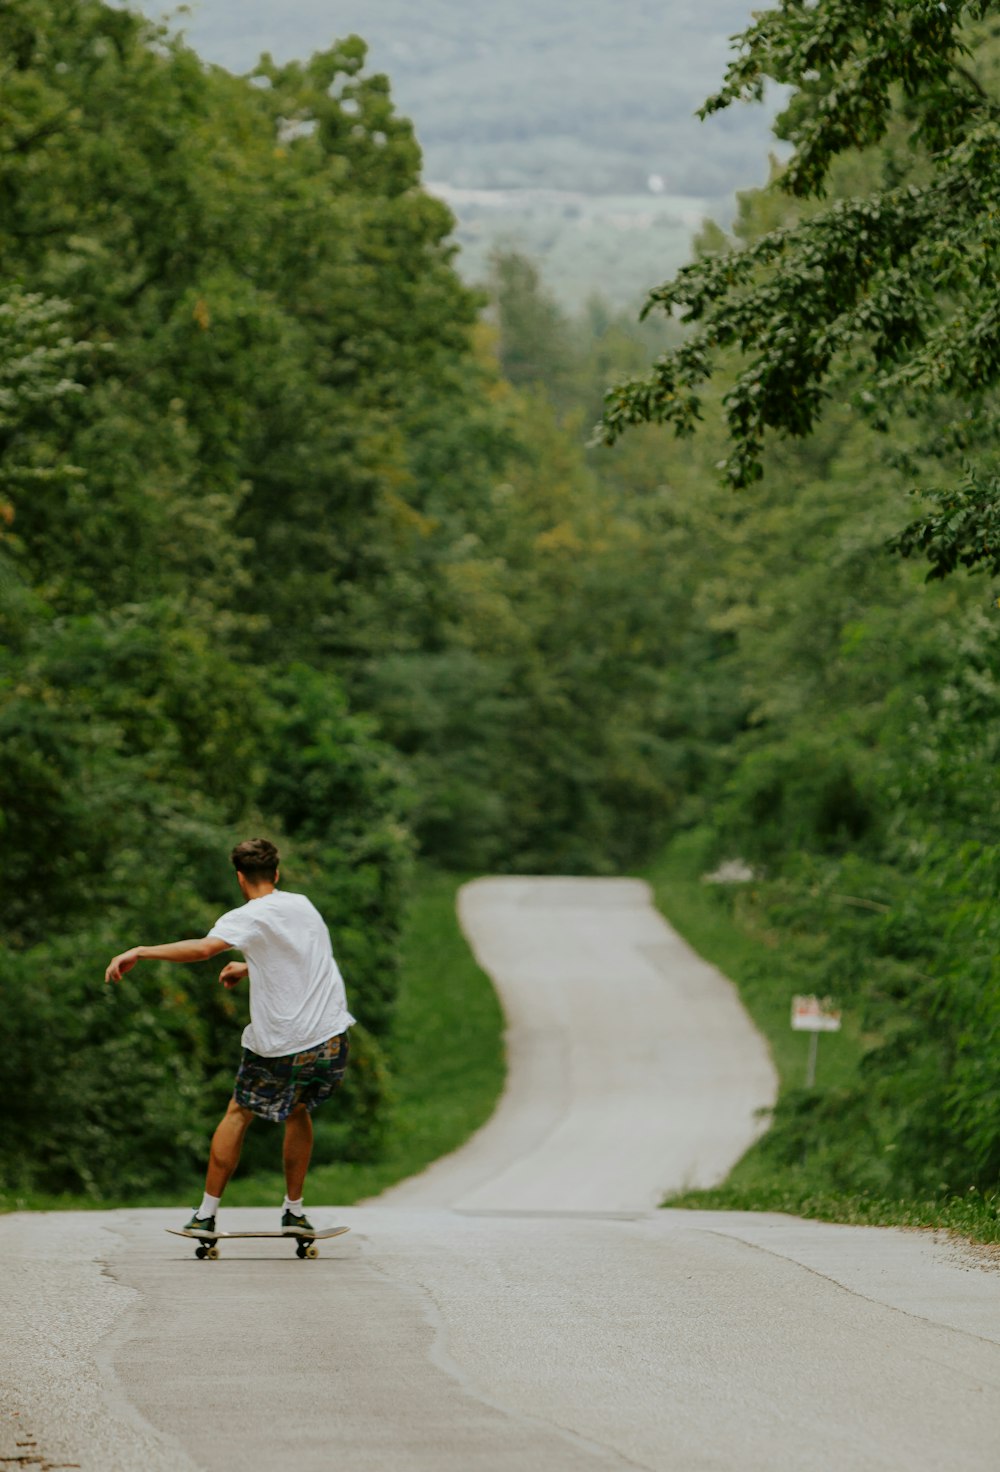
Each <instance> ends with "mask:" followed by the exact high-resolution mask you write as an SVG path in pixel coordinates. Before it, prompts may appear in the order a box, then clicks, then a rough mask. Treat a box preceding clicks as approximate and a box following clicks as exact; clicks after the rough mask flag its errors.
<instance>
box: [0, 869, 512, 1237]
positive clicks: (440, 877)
mask: <svg viewBox="0 0 1000 1472" xmlns="http://www.w3.org/2000/svg"><path fill="white" fill-rule="evenodd" d="M460 883H461V880H460V879H459V878H457V877H456V876H455V875H449V874H441V873H437V872H434V871H430V870H422V871H420V873H419V874H418V876H417V880H416V883H415V886H414V893H413V895H412V898H411V901H410V904H409V907H408V911H407V916H406V924H405V928H404V934H403V942H402V953H403V967H402V980H401V987H400V993H399V1001H398V1010H397V1016H396V1032H395V1038H394V1043H393V1079H394V1086H395V1096H396V1097H395V1107H394V1110H393V1119H392V1123H391V1126H390V1130H389V1135H388V1141H387V1146H386V1149H385V1152H384V1154H383V1157H382V1158H381V1159H380V1160H379V1161H377V1162H373V1163H371V1164H322V1165H317V1166H316V1167H315V1168H314V1169H313V1170H312V1171H311V1172H310V1174H309V1179H308V1181H307V1182H306V1199H307V1201H308V1202H309V1203H310V1204H311V1205H313V1206H318V1205H322V1204H327V1203H330V1204H337V1205H341V1206H348V1205H350V1204H351V1203H352V1202H355V1201H360V1200H362V1199H363V1198H365V1197H367V1196H374V1195H377V1194H378V1192H380V1191H383V1190H385V1189H386V1187H388V1186H391V1185H394V1184H395V1183H396V1182H397V1181H401V1180H404V1179H405V1178H406V1177H407V1176H410V1175H413V1174H414V1173H415V1172H417V1171H419V1170H422V1169H423V1168H424V1166H426V1165H429V1164H430V1163H431V1162H432V1161H433V1160H436V1159H437V1158H438V1157H439V1156H441V1155H445V1154H447V1153H448V1152H449V1151H451V1150H454V1149H456V1148H457V1147H458V1146H459V1145H461V1144H462V1143H463V1141H465V1140H466V1139H468V1137H469V1135H471V1134H472V1133H473V1131H474V1130H476V1129H478V1127H479V1126H480V1125H481V1124H483V1123H484V1122H485V1121H486V1120H487V1119H488V1118H489V1116H490V1114H491V1113H492V1112H493V1108H494V1106H495V1104H496V1101H497V1099H498V1097H499V1095H500V1091H501V1089H502V1088H503V1082H504V1076H505V1062H504V1052H503V1015H502V1013H501V1010H500V1005H499V1003H498V1001H497V997H496V993H495V992H494V990H493V987H492V985H491V984H490V982H489V980H488V979H487V977H486V976H485V975H484V974H483V972H482V971H480V969H479V967H478V966H477V965H476V963H475V961H474V960H473V957H472V954H471V952H470V950H469V947H468V944H467V943H466V941H465V938H464V937H463V935H462V932H461V930H460V929H459V925H458V919H457V916H456V913H455V895H456V892H457V890H458V888H459V885H460ZM234 1046H235V1044H234ZM224 1102H225V1101H224V1100H220V1101H219V1112H220V1114H221V1112H222V1108H223V1105H224ZM325 1107H326V1109H327V1110H329V1111H330V1112H331V1113H333V1112H334V1111H335V1110H336V1107H337V1104H336V1100H335V1099H334V1100H333V1101H332V1102H331V1103H330V1104H328V1105H326V1106H325ZM320 1120H321V1113H320V1114H317V1121H318V1122H319V1121H320ZM256 1127H259V1128H261V1129H265V1128H266V1126H255V1128H256ZM269 1133H270V1134H271V1135H273V1146H274V1159H275V1163H276V1165H277V1164H278V1162H279V1161H280V1156H281V1131H280V1130H278V1129H275V1128H273V1127H272V1128H271V1130H270V1131H269ZM205 1145H206V1151H207V1147H208V1141H207V1140H206V1142H205ZM200 1194H201V1181H200V1180H192V1182H191V1187H190V1190H189V1191H188V1192H187V1196H186V1197H182V1198H179V1196H178V1193H177V1192H175V1191H174V1192H169V1193H164V1192H159V1193H152V1194H147V1195H144V1196H140V1197H138V1198H136V1197H132V1198H130V1199H129V1200H128V1201H119V1200H94V1199H93V1198H92V1197H87V1198H85V1197H82V1196H79V1197H78V1196H73V1195H67V1194H64V1195H58V1196H57V1195H45V1194H44V1193H41V1192H34V1193H26V1194H25V1195H24V1196H20V1195H19V1196H17V1197H16V1198H15V1197H14V1196H13V1195H11V1196H7V1197H3V1198H0V1210H3V1209H6V1210H22V1211H23V1210H37V1211H65V1210H84V1209H95V1210H100V1209H107V1208H110V1207H119V1206H131V1207H136V1206H177V1204H178V1200H179V1199H182V1200H184V1201H187V1200H188V1199H190V1201H191V1202H192V1203H194V1204H197V1200H198V1198H199V1197H200ZM283 1195H284V1182H283V1180H282V1177H281V1174H280V1171H279V1170H278V1169H275V1170H274V1171H273V1172H258V1173H255V1174H253V1175H244V1176H240V1175H239V1174H237V1175H236V1177H235V1178H234V1179H233V1180H232V1181H231V1182H230V1184H229V1187H228V1189H227V1191H226V1199H225V1204H226V1206H272V1205H274V1204H275V1202H278V1203H280V1202H281V1199H282V1197H283Z"/></svg>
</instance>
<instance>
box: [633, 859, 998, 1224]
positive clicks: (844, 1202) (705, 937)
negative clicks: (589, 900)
mask: <svg viewBox="0 0 1000 1472" xmlns="http://www.w3.org/2000/svg"><path fill="white" fill-rule="evenodd" d="M705 851H706V849H705V839H704V835H701V834H699V833H697V832H694V833H686V834H682V835H680V836H679V837H678V838H677V839H675V840H674V842H673V843H672V844H670V845H669V846H668V848H667V849H666V851H665V852H664V853H663V854H662V855H661V856H660V857H659V858H658V859H657V861H656V862H655V863H654V864H652V865H651V866H650V867H649V868H648V869H647V871H646V872H645V874H644V876H643V877H644V878H645V879H646V880H648V882H649V884H650V885H651V886H652V889H653V894H654V897H655V900H656V904H657V907H658V909H659V910H660V911H661V913H662V914H663V915H664V916H665V917H666V918H667V920H669V922H670V924H671V925H673V926H674V928H675V929H676V930H677V931H679V932H680V934H681V935H682V936H683V937H684V938H685V940H687V941H688V942H689V944H690V945H692V946H693V947H694V949H695V950H696V951H698V953H699V954H700V955H702V956H704V957H705V959H706V960H708V961H711V962H712V964H713V965H715V966H717V967H718V968H719V970H720V971H722V972H723V973H724V974H725V975H726V976H728V977H729V978H730V980H731V981H733V982H734V983H735V985H736V987H737V989H738V990H739V992H740V996H741V997H742V1000H743V1003H744V1006H745V1007H746V1009H747V1011H748V1012H749V1014H750V1016H751V1017H752V1018H753V1021H754V1022H755V1024H756V1026H757V1027H758V1029H759V1030H760V1032H761V1033H762V1034H763V1036H764V1037H765V1038H766V1039H767V1042H768V1044H769V1046H770V1049H771V1056H772V1058H773V1060H774V1064H775V1068H776V1069H777V1072H778V1077H779V1080H780V1086H781V1089H782V1090H785V1089H788V1088H800V1087H802V1085H803V1084H804V1082H805V1070H806V1053H807V1047H808V1041H807V1035H806V1034H803V1033H796V1032H793V1031H792V1029H791V1025H790V1012H791V1000H792V997H793V996H794V995H795V993H796V992H809V991H812V990H813V988H812V987H811V986H810V985H809V964H810V953H809V948H808V946H807V945H805V944H803V943H802V942H801V941H800V940H798V939H797V938H796V937H793V936H791V935H782V934H778V933H774V932H762V931H760V930H758V929H756V928H755V925H754V919H753V911H752V907H750V906H746V905H741V903H740V894H739V891H734V890H732V889H731V887H729V886H722V885H711V884H705V883H704V882H703V880H702V878H701V874H702V871H703V869H704V867H705V863H704V853H705ZM862 1052H863V1041H862V1039H861V1037H860V1035H859V1032H858V1029H857V1027H856V1024H855V1023H854V1020H853V1019H852V1018H851V1016H850V1015H849V1014H847V1015H845V1017H844V1027H843V1029H842V1031H841V1032H839V1033H831V1034H827V1035H824V1036H822V1037H821V1038H820V1042H819V1061H818V1068H817V1076H816V1086H817V1088H818V1089H830V1088H838V1087H844V1086H848V1085H851V1084H854V1083H855V1082H856V1081H857V1069H858V1064H859V1062H860V1059H861V1056H862ZM831 1148H833V1149H835V1148H836V1142H832V1143H831ZM664 1205H665V1206H670V1207H684V1208H690V1209H692V1210H702V1211H782V1212H789V1213H791V1214H793V1215H796V1216H805V1217H812V1218H817V1219H820V1220H823V1221H834V1222H849V1223H854V1224H864V1225H871V1226H900V1227H923V1228H935V1229H938V1230H944V1231H949V1232H954V1233H956V1234H959V1235H961V1236H963V1237H966V1238H968V1239H970V1240H972V1241H976V1242H986V1243H991V1242H1000V1194H995V1193H990V1194H985V1195H984V1194H981V1193H979V1192H977V1191H969V1193H968V1194H967V1195H964V1196H951V1197H947V1198H942V1199H939V1200H931V1201H927V1200H908V1199H904V1200H887V1199H882V1198H879V1197H876V1196H869V1195H864V1194H856V1193H855V1194H846V1193H843V1192H838V1191H837V1190H836V1189H834V1188H832V1187H831V1186H830V1184H829V1180H828V1178H827V1177H826V1175H825V1173H824V1151H823V1149H822V1148H820V1149H817V1150H815V1151H814V1152H813V1153H812V1155H811V1157H810V1158H809V1159H808V1160H806V1161H804V1162H803V1163H802V1164H801V1165H799V1166H794V1167H793V1166H788V1165H785V1164H783V1163H781V1162H779V1161H775V1160H774V1159H773V1157H772V1156H771V1155H770V1154H769V1151H768V1147H767V1142H766V1139H763V1140H760V1141H758V1142H757V1144H756V1145H754V1146H752V1147H751V1148H750V1149H749V1150H748V1151H747V1153H746V1154H745V1155H744V1156H743V1157H742V1159H741V1160H739V1161H738V1162H737V1164H736V1165H735V1166H734V1168H733V1170H732V1171H731V1172H730V1174H729V1176H728V1177H727V1179H726V1180H725V1181H724V1182H723V1184H722V1185H721V1186H717V1187H714V1188H712V1189H710V1190H701V1191H684V1192H681V1193H679V1194H678V1195H676V1196H671V1197H670V1198H669V1199H668V1200H667V1201H665V1202H664Z"/></svg>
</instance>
